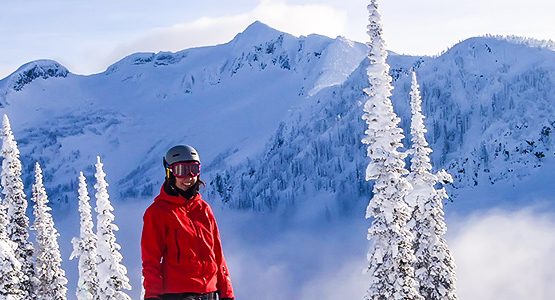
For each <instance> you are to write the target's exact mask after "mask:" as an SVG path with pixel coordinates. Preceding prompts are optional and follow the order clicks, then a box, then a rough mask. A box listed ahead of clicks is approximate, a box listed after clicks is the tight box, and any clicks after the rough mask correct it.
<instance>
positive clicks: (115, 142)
mask: <svg viewBox="0 0 555 300" xmlns="http://www.w3.org/2000/svg"><path fill="white" fill-rule="evenodd" d="M366 52H367V49H366V46H365V45H363V44H360V43H356V42H352V41H349V40H347V39H345V38H341V37H338V38H336V39H330V38H327V37H324V36H318V35H309V36H306V37H304V36H303V37H295V36H292V35H289V34H287V33H283V32H279V31H277V30H274V29H272V28H270V27H268V26H266V25H264V24H262V23H260V22H255V23H253V24H252V25H250V26H249V27H248V28H247V29H246V30H245V31H244V32H242V33H240V34H238V35H237V36H236V37H235V38H234V39H233V40H232V41H230V42H229V43H226V44H223V45H217V46H212V47H203V48H194V49H187V50H183V51H180V52H177V53H170V52H160V53H137V54H132V55H130V56H128V57H125V58H123V59H122V60H120V61H118V62H116V63H115V64H113V65H112V66H110V67H109V68H108V69H107V70H106V71H105V72H103V73H100V74H94V75H90V76H80V75H75V74H72V73H71V72H70V71H68V70H67V69H66V68H64V67H63V66H61V65H60V64H59V63H57V62H54V61H49V60H40V61H34V62H30V63H28V64H26V65H24V66H22V67H21V68H19V69H18V70H17V71H15V72H14V73H13V74H11V75H10V76H8V77H7V78H5V79H3V80H1V81H0V105H1V108H0V112H1V113H6V114H8V115H9V117H10V120H11V122H12V128H13V130H14V133H15V137H16V139H17V141H18V143H19V146H20V150H21V152H22V160H23V163H24V168H25V173H26V180H25V182H26V186H30V184H29V183H30V182H31V174H32V172H31V171H32V166H33V164H34V161H35V160H37V161H40V163H41V164H42V165H43V166H44V175H45V185H46V187H47V190H48V192H49V195H50V199H51V201H52V202H53V203H56V204H57V205H61V206H60V208H63V207H66V208H69V207H75V206H76V203H77V175H78V173H79V171H80V170H83V171H85V174H86V176H88V177H89V178H88V179H92V173H93V166H92V165H93V162H94V161H95V156H96V155H97V154H100V155H101V156H102V158H103V160H104V162H105V167H106V173H107V174H108V180H109V182H110V183H111V192H112V194H113V196H112V197H113V199H115V201H118V200H130V199H139V200H140V201H145V202H149V201H150V199H152V197H153V196H154V195H155V194H156V193H157V190H158V188H159V185H160V183H161V182H162V179H163V171H162V167H161V157H162V155H163V154H164V152H165V151H166V149H168V148H169V147H170V146H172V145H174V144H177V143H188V144H192V145H194V146H195V147H197V148H198V150H199V151H200V153H201V158H202V160H203V164H204V166H205V168H204V169H203V170H205V175H204V179H205V181H206V182H207V183H208V187H207V191H206V193H207V194H208V195H209V197H208V198H210V199H211V200H212V201H213V202H216V203H219V201H218V199H219V200H222V201H223V202H224V203H226V204H225V205H227V206H231V207H234V208H244V209H254V210H260V211H267V210H270V211H271V210H278V209H279V210H286V211H291V210H293V211H295V210H296V209H297V207H298V206H299V205H305V204H307V203H310V202H316V201H317V202H318V203H319V204H318V205H317V206H318V207H319V208H320V209H321V212H322V213H324V214H326V215H328V216H330V215H335V214H342V212H344V211H349V210H351V209H352V208H353V207H356V206H357V205H359V204H360V203H365V202H367V199H369V195H370V191H371V187H370V186H368V184H367V183H366V182H365V181H364V178H363V175H362V174H363V173H364V172H363V170H364V168H365V166H366V164H367V160H366V157H365V150H364V147H363V145H362V144H361V143H360V139H361V137H362V135H363V131H364V124H363V122H362V120H361V119H360V117H361V115H362V108H361V104H362V103H363V101H365V98H364V95H363V93H362V88H363V87H364V86H365V85H366V84H367V83H366V81H365V80H366V75H365V68H366V66H367V61H366V60H365V56H366ZM389 62H390V64H391V73H392V76H393V78H394V86H395V90H394V95H393V101H394V105H395V108H396V110H397V112H398V113H399V114H400V116H401V117H402V120H403V121H402V126H403V128H405V132H406V133H408V132H409V130H408V125H409V124H410V114H409V112H410V107H409V100H408V99H409V91H410V70H411V69H412V68H414V69H415V70H416V72H417V75H418V77H419V82H420V84H421V92H422V95H423V105H424V107H423V110H424V114H425V115H426V117H427V119H426V125H427V127H428V139H429V141H430V144H431V147H432V149H433V150H434V153H433V160H434V166H435V167H437V168H447V169H448V170H449V171H450V172H451V174H453V175H454V176H455V184H454V187H455V188H464V187H472V186H475V185H489V184H495V183H496V182H498V181H514V184H518V182H519V178H525V177H527V176H528V175H530V174H533V173H534V172H535V170H536V169H539V168H541V167H542V165H543V161H544V160H546V159H549V158H550V157H552V156H553V155H554V153H553V151H552V148H553V139H552V138H551V133H552V131H553V127H554V126H555V116H554V114H553V111H552V110H553V103H554V101H555V96H554V94H553V93H552V89H553V88H552V87H553V81H554V80H555V52H554V51H553V50H552V49H551V48H550V47H548V46H545V45H536V44H534V43H533V42H530V41H525V40H519V39H504V38H496V37H481V38H472V39H469V40H466V41H463V42H461V43H459V44H457V45H455V46H454V47H452V48H451V49H450V50H448V51H447V52H445V53H443V54H442V55H440V56H437V57H410V56H404V55H397V54H394V53H392V54H391V55H390V57H389ZM408 138H409V137H408V136H407V139H406V141H408V140H409V139H408ZM407 146H408V145H407ZM454 193H455V194H456V190H455V191H454ZM68 203H71V205H66V204H68ZM322 203H325V205H320V204H322ZM315 214H320V212H315Z"/></svg>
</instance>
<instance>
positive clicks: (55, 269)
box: [32, 162, 67, 300]
mask: <svg viewBox="0 0 555 300" xmlns="http://www.w3.org/2000/svg"><path fill="white" fill-rule="evenodd" d="M32 200H33V201H34V202H35V205H34V210H33V214H34V215H35V221H34V222H33V227H32V228H33V229H34V230H35V231H36V238H37V248H36V251H35V252H36V261H35V275H36V276H37V279H38V282H37V285H36V290H35V292H36V298H33V299H38V300H65V299H67V287H66V286H67V279H66V274H65V272H64V270H63V269H62V266H61V265H62V256H61V255H60V247H59V245H58V236H60V234H59V233H58V231H57V230H56V228H55V227H54V220H53V219H52V214H51V213H50V211H51V208H50V207H48V196H47V194H46V189H45V188H44V184H43V182H42V170H41V167H40V165H39V163H38V162H37V163H36V164H35V183H34V184H33V197H32Z"/></svg>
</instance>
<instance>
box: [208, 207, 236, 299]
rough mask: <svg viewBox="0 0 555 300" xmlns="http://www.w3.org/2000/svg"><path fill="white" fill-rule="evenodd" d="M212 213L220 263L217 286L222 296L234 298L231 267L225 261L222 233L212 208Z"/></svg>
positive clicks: (217, 258) (215, 250) (215, 248)
mask: <svg viewBox="0 0 555 300" xmlns="http://www.w3.org/2000/svg"><path fill="white" fill-rule="evenodd" d="M210 215H211V217H212V221H213V222H214V232H213V234H214V254H215V256H216V263H217V264H218V267H219V268H218V283H217V285H216V287H217V288H218V292H219V294H220V298H234V296H233V287H232V285H231V277H230V275H229V269H228V268H227V263H226V261H225V257H224V252H223V250H222V242H221V239H220V233H219V230H218V224H217V223H216V219H215V218H214V214H213V212H212V210H210Z"/></svg>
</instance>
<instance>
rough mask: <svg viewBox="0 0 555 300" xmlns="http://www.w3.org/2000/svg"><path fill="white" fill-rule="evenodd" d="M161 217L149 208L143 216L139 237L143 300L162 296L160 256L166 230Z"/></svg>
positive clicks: (163, 246) (163, 249) (163, 248)
mask: <svg viewBox="0 0 555 300" xmlns="http://www.w3.org/2000/svg"><path fill="white" fill-rule="evenodd" d="M163 219H164V218H163V217H162V216H156V210H155V209H153V208H152V206H151V207H149V208H148V209H147V210H146V212H145V214H144V216H143V233H142V235H141V258H142V262H143V286H144V288H145V298H157V297H159V296H160V295H161V294H162V264H161V260H162V255H163V253H164V251H165V245H164V241H165V236H166V230H165V226H164V224H163V223H162V222H163Z"/></svg>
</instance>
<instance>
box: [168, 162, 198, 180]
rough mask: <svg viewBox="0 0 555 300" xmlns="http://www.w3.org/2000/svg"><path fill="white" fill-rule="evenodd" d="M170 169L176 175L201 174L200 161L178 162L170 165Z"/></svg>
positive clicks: (180, 176)
mask: <svg viewBox="0 0 555 300" xmlns="http://www.w3.org/2000/svg"><path fill="white" fill-rule="evenodd" d="M170 170H171V171H172V174H173V175H174V176H175V177H179V178H182V177H186V176H187V175H191V176H198V175H200V163H198V162H196V161H195V162H178V163H175V164H173V165H171V166H170Z"/></svg>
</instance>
